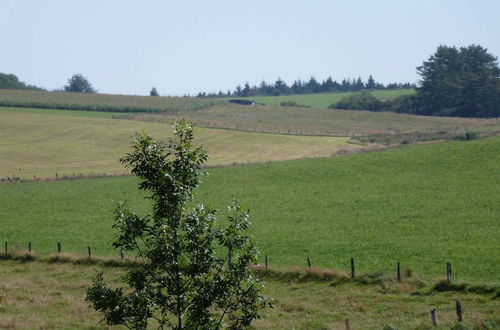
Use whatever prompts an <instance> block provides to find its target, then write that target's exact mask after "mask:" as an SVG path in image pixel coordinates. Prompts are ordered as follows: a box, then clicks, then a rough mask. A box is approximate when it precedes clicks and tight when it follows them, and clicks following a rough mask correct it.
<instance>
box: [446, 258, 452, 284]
mask: <svg viewBox="0 0 500 330" xmlns="http://www.w3.org/2000/svg"><path fill="white" fill-rule="evenodd" d="M446 279H447V280H448V283H451V262H447V263H446Z"/></svg>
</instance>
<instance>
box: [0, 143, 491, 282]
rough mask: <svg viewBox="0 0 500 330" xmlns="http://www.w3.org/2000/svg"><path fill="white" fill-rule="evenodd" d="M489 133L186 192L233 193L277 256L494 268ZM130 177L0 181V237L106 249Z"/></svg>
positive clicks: (306, 163) (219, 181) (481, 273)
mask: <svg viewBox="0 0 500 330" xmlns="http://www.w3.org/2000/svg"><path fill="white" fill-rule="evenodd" d="M499 164H500V137H492V138H487V139H479V140H474V141H467V142H448V143H441V144H432V145H420V146H410V147H407V148H402V149H401V148H400V149H390V150H388V151H384V152H375V153H365V154H355V155H348V156H343V157H332V158H321V159H307V160H294V161H285V162H276V163H269V164H254V165H245V166H233V167H227V168H212V169H209V175H208V176H207V177H204V178H203V184H202V186H201V187H200V188H199V190H198V191H197V192H196V196H197V200H200V201H203V202H204V203H205V204H206V205H207V206H208V207H213V208H217V209H219V210H221V211H220V215H221V216H223V215H224V208H225V205H228V204H229V202H230V201H231V200H232V198H234V197H236V198H238V199H239V200H240V201H241V203H242V205H243V206H244V207H248V208H249V209H250V210H251V220H252V234H253V235H254V236H255V238H256V240H257V243H258V247H259V249H260V251H261V256H260V258H261V260H263V257H264V255H268V258H269V264H270V265H271V266H276V267H290V266H294V265H301V266H304V265H305V264H306V258H307V257H310V258H311V260H312V264H313V266H318V267H327V268H336V269H341V270H348V268H349V260H350V258H355V259H356V264H357V267H358V270H359V272H361V273H367V272H375V271H383V272H385V273H392V272H394V268H395V264H396V262H397V261H400V262H401V265H402V267H403V269H406V268H410V269H411V270H412V271H413V273H414V274H416V275H418V276H421V277H422V278H426V279H435V278H436V277H440V276H443V275H444V274H445V263H446V262H452V264H453V267H454V278H456V279H457V280H464V281H470V282H473V283H496V284H497V285H498V283H499V281H500V278H499V277H498V274H499V273H500V269H499V266H500V254H499V253H498V237H500V218H499V214H500V171H499ZM136 184H137V181H136V179H135V178H134V177H113V178H101V179H87V180H68V181H56V182H32V183H21V184H13V185H6V186H0V219H1V221H2V231H1V232H0V241H2V242H3V241H8V242H10V244H11V245H13V244H15V243H17V244H19V246H21V247H22V248H25V247H26V244H27V242H29V241H31V242H32V243H33V248H34V249H35V250H36V251H38V252H40V253H45V254H46V253H52V252H55V249H56V242H58V241H60V242H61V243H62V246H63V250H64V251H71V252H76V253H81V254H82V255H83V254H84V253H85V251H86V247H87V246H91V247H92V248H93V249H94V251H95V252H94V253H95V254H96V255H114V254H116V251H114V250H113V249H112V248H111V242H112V241H113V232H112V230H111V225H112V222H113V220H112V214H113V209H114V206H115V205H116V203H117V201H118V200H128V201H129V202H130V205H131V207H132V208H133V209H136V210H137V211H138V213H140V214H144V213H145V212H147V210H148V201H147V200H144V199H143V197H144V196H143V195H142V193H140V192H138V190H137V188H136Z"/></svg>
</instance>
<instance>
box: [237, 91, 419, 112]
mask: <svg viewBox="0 0 500 330" xmlns="http://www.w3.org/2000/svg"><path fill="white" fill-rule="evenodd" d="M371 93H372V94H373V95H374V96H376V97H378V98H380V99H391V98H395V97H398V96H400V95H408V94H414V93H415V90H414V89H389V90H376V91H372V92H371ZM352 94H353V92H341V93H318V94H294V95H280V96H250V97H232V98H227V99H228V100H229V99H246V100H251V101H254V102H256V103H259V104H265V105H274V106H276V105H280V103H281V102H283V101H293V102H296V103H298V104H300V105H305V106H309V107H311V108H319V109H328V107H329V106H330V105H331V104H332V103H337V102H338V101H340V100H341V99H342V98H344V97H346V96H349V95H352Z"/></svg>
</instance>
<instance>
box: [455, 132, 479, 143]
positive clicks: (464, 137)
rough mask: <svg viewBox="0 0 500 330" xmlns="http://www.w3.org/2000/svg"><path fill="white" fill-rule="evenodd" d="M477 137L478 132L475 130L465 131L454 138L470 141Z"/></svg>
mask: <svg viewBox="0 0 500 330" xmlns="http://www.w3.org/2000/svg"><path fill="white" fill-rule="evenodd" d="M477 138H479V134H477V133H476V132H465V134H464V135H459V136H457V137H456V138H455V139H456V140H459V141H471V140H475V139H477Z"/></svg>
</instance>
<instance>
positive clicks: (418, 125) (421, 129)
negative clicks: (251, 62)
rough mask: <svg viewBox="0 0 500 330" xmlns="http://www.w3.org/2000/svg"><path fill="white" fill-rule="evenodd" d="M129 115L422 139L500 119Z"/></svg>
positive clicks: (305, 113) (226, 108)
mask: <svg viewBox="0 0 500 330" xmlns="http://www.w3.org/2000/svg"><path fill="white" fill-rule="evenodd" d="M125 116H126V117H128V118H133V119H137V120H144V121H156V122H162V121H163V122H166V121H170V120H172V119H175V118H185V119H187V120H189V121H190V122H192V123H195V124H196V125H198V126H203V127H219V128H231V129H235V130H246V131H256V132H261V131H263V132H274V133H285V134H300V135H333V136H353V135H354V136H369V135H372V134H383V135H386V136H389V137H391V136H392V137H393V138H394V137H396V136H397V135H401V134H406V133H416V132H418V134H420V135H421V139H424V140H425V139H426V138H427V139H435V138H438V139H440V138H442V137H444V135H450V134H451V135H453V134H463V132H465V131H469V130H472V131H479V132H480V131H489V130H500V119H470V118H446V117H425V116H413V115H405V114H396V113H390V112H370V111H352V110H351V111H350V110H347V111H346V110H325V109H314V108H293V107H277V106H272V107H267V106H266V107H262V106H255V107H251V106H238V105H221V106H216V107H211V108H208V109H204V110H200V111H193V112H189V113H186V112H183V113H182V114H181V113H179V114H135V115H125Z"/></svg>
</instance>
